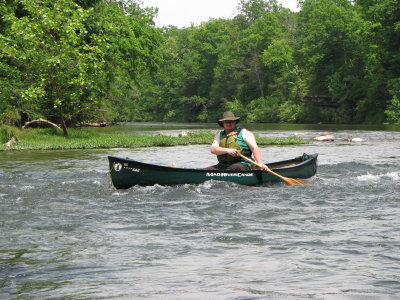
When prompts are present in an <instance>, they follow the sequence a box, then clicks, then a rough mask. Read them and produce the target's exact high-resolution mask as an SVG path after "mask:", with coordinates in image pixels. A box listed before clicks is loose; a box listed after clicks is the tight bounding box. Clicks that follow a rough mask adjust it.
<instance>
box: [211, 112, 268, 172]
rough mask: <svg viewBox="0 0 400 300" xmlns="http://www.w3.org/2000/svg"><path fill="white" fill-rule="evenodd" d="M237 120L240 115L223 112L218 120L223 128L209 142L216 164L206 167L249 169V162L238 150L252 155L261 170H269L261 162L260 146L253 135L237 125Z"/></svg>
mask: <svg viewBox="0 0 400 300" xmlns="http://www.w3.org/2000/svg"><path fill="white" fill-rule="evenodd" d="M239 121H240V117H235V115H234V114H233V113H232V112H230V111H226V112H224V114H223V116H222V119H219V120H218V124H219V125H220V126H221V127H223V128H224V130H223V131H221V132H219V133H217V134H216V135H215V137H214V141H213V142H212V144H211V153H213V154H215V155H217V158H218V164H217V165H215V166H211V167H208V168H207V169H208V170H240V171H246V170H250V169H251V167H252V166H251V163H250V162H248V161H246V160H244V159H243V158H242V157H240V156H239V155H238V153H239V152H240V153H241V154H243V155H244V156H247V157H249V158H251V156H252V155H254V158H255V160H256V162H257V163H259V164H260V165H262V170H269V168H268V167H267V166H266V165H264V163H263V162H262V158H261V152H260V148H258V145H257V142H256V139H255V137H254V135H253V134H252V133H251V132H250V131H248V130H246V129H242V128H239V127H237V126H236V125H237V123H239Z"/></svg>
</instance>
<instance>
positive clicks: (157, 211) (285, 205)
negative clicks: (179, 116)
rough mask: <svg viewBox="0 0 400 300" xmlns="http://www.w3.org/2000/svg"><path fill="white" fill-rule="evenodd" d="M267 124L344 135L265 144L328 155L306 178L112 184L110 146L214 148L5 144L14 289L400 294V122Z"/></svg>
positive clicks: (166, 154) (1, 231)
mask: <svg viewBox="0 0 400 300" xmlns="http://www.w3.org/2000/svg"><path fill="white" fill-rule="evenodd" d="M171 132H172V131H171ZM173 133H175V132H173ZM256 133H258V134H259V135H262V136H266V137H268V136H287V135H291V134H297V135H299V136H301V137H303V138H306V139H311V138H312V137H314V136H319V135H321V134H326V133H329V134H334V135H335V137H336V139H335V141H334V142H314V141H313V142H311V143H310V144H307V145H301V146H290V147H276V146H272V147H262V148H261V152H262V155H263V158H264V161H265V162H268V161H277V160H283V159H289V158H292V157H294V156H298V155H301V154H303V153H318V154H319V159H318V170H317V174H316V176H314V177H313V178H310V179H307V181H308V183H309V184H308V185H298V186H287V185H285V184H284V183H277V184H273V185H265V186H257V187H247V186H241V185H236V184H232V183H224V182H214V181H209V182H206V183H204V184H200V185H179V186H172V187H164V186H157V185H156V186H150V187H138V186H135V187H133V188H131V189H128V190H116V189H115V188H114V187H112V186H111V185H110V184H109V178H108V161H107V155H115V156H121V157H130V158H132V159H136V160H139V161H144V162H149V163H155V164H163V165H171V164H172V163H175V164H176V165H177V166H178V167H188V168H189V167H195V168H196V167H205V166H209V165H212V164H214V163H215V157H214V156H213V155H211V154H210V152H209V146H206V145H200V146H179V147H167V148H149V149H105V150H70V151H13V152H0V299H50V298H51V299H399V298H400V179H399V176H400V132H395V131H359V130H340V131H337V132H329V131H315V130H299V131H295V132H293V131H291V132H286V131H279V130H277V131H259V132H256ZM352 137H358V138H362V139H363V141H361V142H349V141H347V140H348V139H349V138H352Z"/></svg>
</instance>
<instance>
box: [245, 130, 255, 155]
mask: <svg viewBox="0 0 400 300" xmlns="http://www.w3.org/2000/svg"><path fill="white" fill-rule="evenodd" d="M242 137H243V140H244V141H245V142H246V144H247V145H248V146H249V148H250V150H251V151H253V150H254V149H255V148H256V147H257V142H256V138H255V137H254V134H253V133H251V132H250V131H248V130H247V129H243V130H242Z"/></svg>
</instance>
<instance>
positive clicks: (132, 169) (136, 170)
mask: <svg viewBox="0 0 400 300" xmlns="http://www.w3.org/2000/svg"><path fill="white" fill-rule="evenodd" d="M125 169H128V170H131V171H132V172H136V173H139V172H140V169H136V168H129V167H125Z"/></svg>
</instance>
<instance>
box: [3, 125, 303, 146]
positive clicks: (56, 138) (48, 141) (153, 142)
mask: <svg viewBox="0 0 400 300" xmlns="http://www.w3.org/2000/svg"><path fill="white" fill-rule="evenodd" d="M68 133H69V136H67V137H66V136H64V135H63V133H62V131H61V130H57V129H55V128H48V129H19V128H15V127H9V126H4V125H3V126H0V151H5V150H46V149H48V150H64V149H101V148H141V147H162V146H179V145H200V144H211V142H212V140H213V138H214V134H213V133H211V132H192V133H190V134H189V135H188V136H186V137H172V136H150V135H138V134H128V133H116V132H113V133H105V132H104V133H103V132H100V131H94V130H90V129H87V128H83V129H73V128H71V129H69V130H68ZM12 134H14V135H15V136H16V137H17V138H18V140H19V143H14V144H12V145H11V146H10V147H7V146H5V145H4V143H5V142H7V141H8V140H9V139H10V137H11V136H12ZM256 139H257V143H258V144H259V145H260V146H266V145H300V144H306V143H307V141H305V140H303V139H301V138H298V137H296V136H290V137H287V138H263V137H259V136H256Z"/></svg>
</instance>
